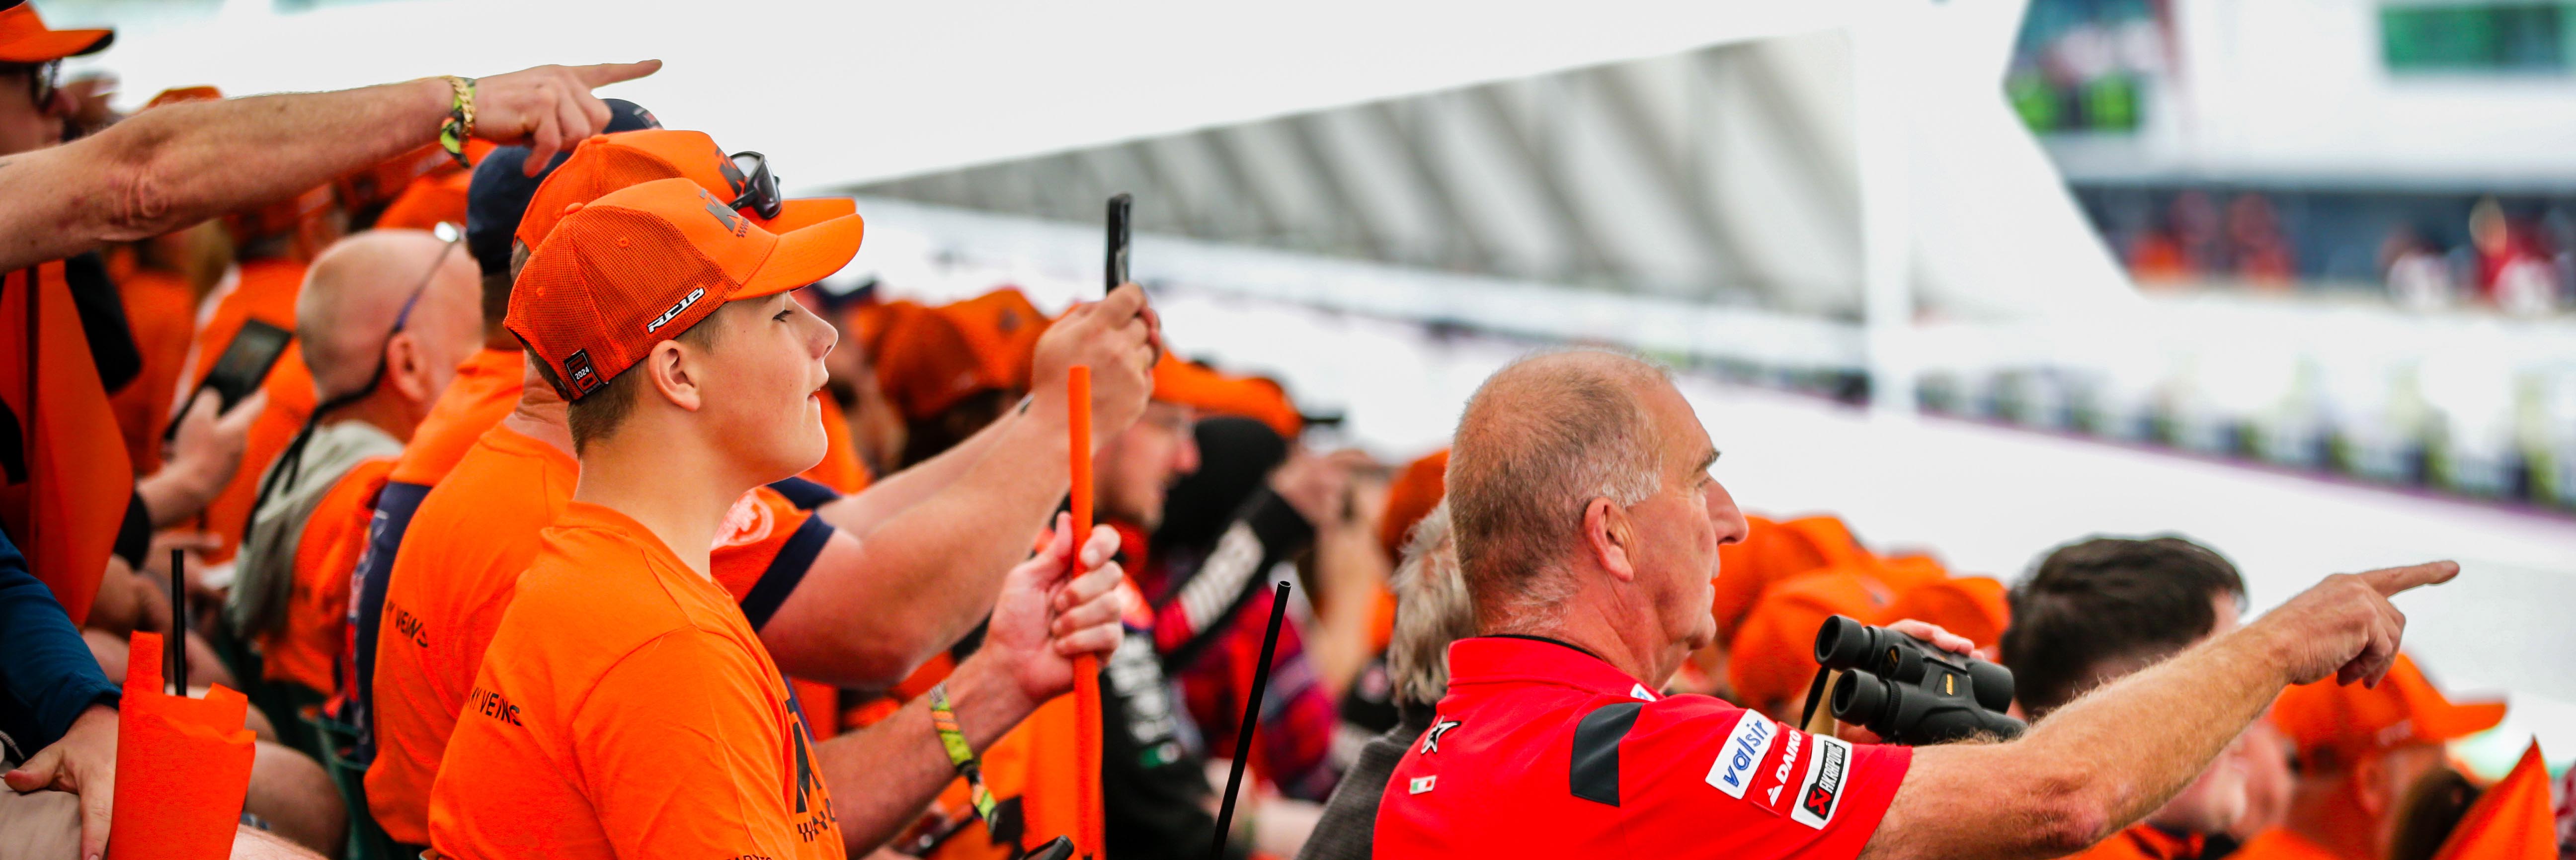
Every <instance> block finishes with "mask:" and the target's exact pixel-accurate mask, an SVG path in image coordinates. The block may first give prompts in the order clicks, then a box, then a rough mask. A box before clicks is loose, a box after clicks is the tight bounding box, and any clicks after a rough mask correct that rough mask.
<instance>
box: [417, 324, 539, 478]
mask: <svg viewBox="0 0 2576 860" xmlns="http://www.w3.org/2000/svg"><path fill="white" fill-rule="evenodd" d="M522 367H523V365H522V363H521V361H520V354H519V353H518V352H516V351H512V350H503V349H478V350H475V351H474V354H473V355H471V356H468V357H467V358H466V359H465V363H464V364H460V365H457V366H456V379H455V380H454V381H452V382H449V383H448V384H447V390H446V391H445V392H443V393H441V394H439V395H438V403H437V404H435V405H433V406H431V407H430V408H429V414H428V415H426V416H423V417H422V418H421V419H420V426H419V427H417V428H414V429H413V430H412V431H411V441H410V442H408V443H406V444H404V445H403V452H402V459H401V460H400V461H397V462H396V463H395V465H394V472H393V476H392V478H391V479H392V480H395V481H400V482H402V483H406V484H418V485H420V486H423V487H427V486H431V485H434V484H437V483H438V479H440V478H444V477H447V472H448V470H450V469H454V468H456V461H457V460H460V459H464V457H465V451H466V449H468V448H472V447H474V440H476V439H480V438H482V437H483V431H485V430H490V429H492V425H494V424H499V423H501V419H502V418H504V417H506V416H508V415H509V414H510V410H512V409H516V408H518V406H519V383H520V381H521V374H522Z"/></svg>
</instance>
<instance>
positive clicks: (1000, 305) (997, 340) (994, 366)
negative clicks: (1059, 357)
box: [932, 287, 1055, 390]
mask: <svg viewBox="0 0 2576 860" xmlns="http://www.w3.org/2000/svg"><path fill="white" fill-rule="evenodd" d="M932 310H934V311H936V312H938V313H940V314H943V315H946V316H947V317H948V318H949V319H950V320H951V321H953V322H955V323H956V324H957V332H958V333H959V334H961V335H964V336H965V337H966V341H967V343H969V344H972V345H973V346H974V349H975V357H976V358H978V359H980V360H982V361H983V362H984V363H985V364H986V365H987V367H986V368H985V370H984V373H985V375H986V376H987V377H989V378H992V379H997V380H1000V381H1001V383H1002V384H1001V387H1003V388H1010V389H1018V390H1027V389H1028V388H1030V387H1031V386H1030V384H1029V375H1030V373H1031V372H1032V371H1031V367H1030V366H1031V365H1032V364H1034V363H1035V362H1036V361H1037V354H1038V338H1039V337H1040V336H1042V335H1044V334H1046V330H1047V327H1048V326H1050V325H1053V324H1054V323H1055V321H1054V320H1051V319H1048V318H1047V315H1046V314H1044V313H1040V312H1039V311H1038V308H1037V306H1036V305H1033V304H1030V303H1029V297H1028V296H1027V295H1025V294H1022V293H1021V292H1020V288H1018V287H1002V288H1000V289H996V290H994V291H992V292H989V293H985V294H983V295H980V296H976V297H974V298H971V299H966V300H964V301H958V302H950V303H948V304H945V305H940V306H939V307H937V308H933V309H932Z"/></svg>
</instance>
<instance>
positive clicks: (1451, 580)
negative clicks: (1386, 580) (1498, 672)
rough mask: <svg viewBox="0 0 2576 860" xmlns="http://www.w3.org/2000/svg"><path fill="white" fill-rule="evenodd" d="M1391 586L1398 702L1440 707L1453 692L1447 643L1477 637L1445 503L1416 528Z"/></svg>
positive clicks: (1389, 664) (1390, 664) (1390, 667)
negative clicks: (1392, 588)
mask: <svg viewBox="0 0 2576 860" xmlns="http://www.w3.org/2000/svg"><path fill="white" fill-rule="evenodd" d="M1392 585H1393V587H1394V589H1395V636H1394V638H1393V639H1391V640H1389V641H1388V642H1387V646H1386V669H1387V675H1388V677H1389V678H1391V679H1392V680H1393V682H1394V685H1395V702H1396V704H1398V705H1408V704H1411V705H1424V706H1429V705H1434V704H1438V703H1439V702H1440V697H1441V696H1444V695H1447V694H1448V691H1449V643H1451V642H1456V641H1458V640H1460V639H1465V638H1467V637H1469V636H1474V635H1476V604H1475V601H1472V600H1469V599H1468V597H1467V578H1466V577H1465V576H1462V575H1460V574H1459V572H1458V550H1457V544H1456V543H1455V542H1453V541H1451V540H1450V531H1449V503H1448V502H1447V501H1445V500H1444V501H1442V502H1441V503H1440V505H1439V506H1438V507H1434V508H1432V509H1431V513H1429V514H1427V515H1424V516H1423V518H1422V521H1421V522H1420V523H1418V524H1416V525H1414V527H1413V532H1412V536H1411V537H1408V538H1406V539H1405V541H1404V561H1403V563H1401V564H1398V565H1396V568H1395V579H1394V581H1393V582H1392Z"/></svg>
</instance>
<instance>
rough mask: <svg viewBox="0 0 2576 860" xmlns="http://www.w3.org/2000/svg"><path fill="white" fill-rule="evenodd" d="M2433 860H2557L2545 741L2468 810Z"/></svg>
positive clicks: (2535, 744)
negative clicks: (2542, 746) (2541, 750)
mask: <svg viewBox="0 0 2576 860" xmlns="http://www.w3.org/2000/svg"><path fill="white" fill-rule="evenodd" d="M2433 860H2558V816H2557V813H2555V812H2553V811H2552V810H2551V809H2550V807H2549V765H2548V764H2547V763H2546V762H2545V761H2543V760H2542V758H2541V755H2540V742H2538V741H2533V742H2532V744H2531V746H2530V747H2528V748H2526V749H2524V750H2523V751H2522V760H2521V761H2518V762H2515V763H2514V765H2513V770H2512V771H2511V772H2509V773H2506V774H2505V775H2504V778H2503V779H2500V780H2496V784H2495V785H2494V786H2493V787H2491V788H2488V789H2487V793H2485V794H2483V795H2479V796H2478V801H2477V802H2476V803H2473V804H2470V805H2469V811H2468V812H2466V813H2464V814H2462V815H2461V816H2460V823H2459V825H2458V826H2456V827H2453V828H2452V829H2451V838H2449V839H2446V840H2443V842H2442V847H2441V850H2439V851H2436V852H2434V853H2433Z"/></svg>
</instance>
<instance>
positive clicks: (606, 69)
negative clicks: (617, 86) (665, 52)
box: [569, 60, 662, 87]
mask: <svg viewBox="0 0 2576 860" xmlns="http://www.w3.org/2000/svg"><path fill="white" fill-rule="evenodd" d="M661 70H662V61H660V60H645V61H643V62H640V63H600V64H598V65H595V66H574V67H572V68H571V69H570V70H569V71H571V72H572V76H573V78H574V79H576V80H579V81H581V82H582V85H584V86H590V87H602V86H607V85H609V84H613V83H617V82H618V81H631V80H634V79H636V78H640V77H643V76H645V75H649V74H652V73H654V72H658V71H661Z"/></svg>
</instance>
